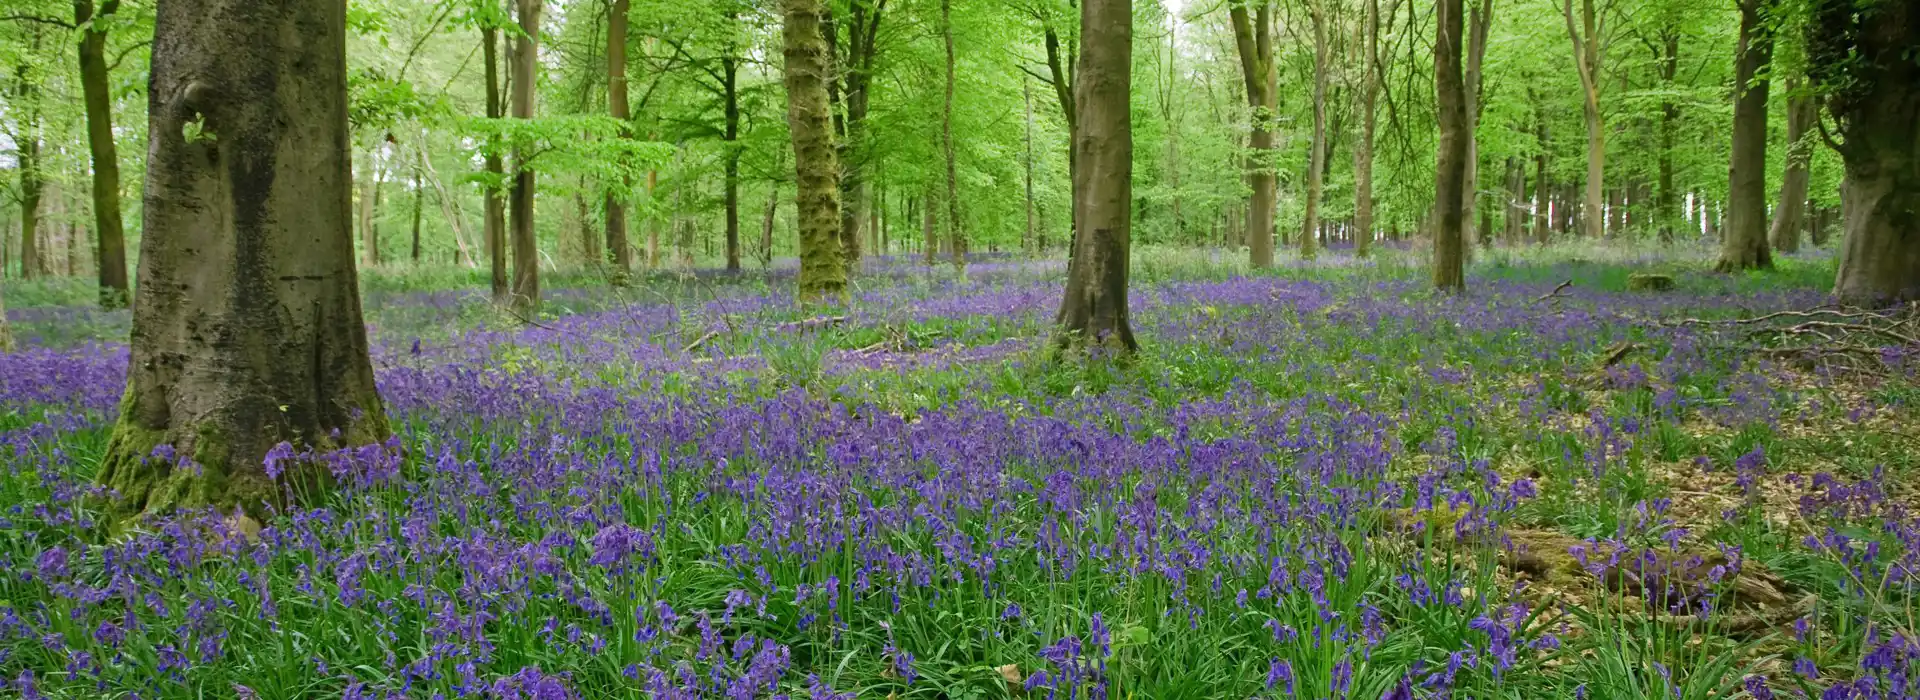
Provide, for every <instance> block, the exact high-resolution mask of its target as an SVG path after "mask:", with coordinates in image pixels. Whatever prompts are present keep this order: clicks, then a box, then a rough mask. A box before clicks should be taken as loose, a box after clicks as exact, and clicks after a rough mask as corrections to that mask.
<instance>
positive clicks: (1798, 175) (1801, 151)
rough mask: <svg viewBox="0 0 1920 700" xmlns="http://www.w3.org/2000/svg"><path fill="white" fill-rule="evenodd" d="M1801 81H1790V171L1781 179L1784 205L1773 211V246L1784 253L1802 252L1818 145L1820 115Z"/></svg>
mask: <svg viewBox="0 0 1920 700" xmlns="http://www.w3.org/2000/svg"><path fill="white" fill-rule="evenodd" d="M1797 82H1798V81H1793V80H1789V81H1788V82H1787V92H1788V94H1789V97H1788V99H1787V157H1786V161H1787V171H1786V173H1785V174H1784V175H1782V176H1781V178H1780V203H1779V204H1778V205H1776V206H1775V208H1774V211H1773V231H1772V233H1771V234H1770V235H1769V236H1768V237H1769V238H1771V239H1773V247H1774V248H1776V249H1778V250H1779V251H1780V252H1782V253H1794V252H1798V251H1799V250H1800V229H1801V228H1802V227H1803V225H1804V223H1805V219H1806V213H1807V184H1808V182H1807V181H1808V179H1809V173H1808V172H1807V163H1808V160H1809V159H1811V158H1812V157H1813V149H1814V147H1815V144H1814V142H1813V139H1812V138H1809V137H1811V136H1812V134H1811V133H1809V132H1810V130H1811V129H1812V126H1813V120H1815V119H1817V118H1819V116H1820V111H1819V109H1820V106H1819V105H1818V104H1815V103H1814V101H1813V97H1812V96H1809V95H1805V94H1802V93H1803V90H1802V88H1801V86H1800V85H1798V84H1796V83H1797Z"/></svg>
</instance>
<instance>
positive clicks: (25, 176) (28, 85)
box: [12, 26, 46, 280]
mask: <svg viewBox="0 0 1920 700" xmlns="http://www.w3.org/2000/svg"><path fill="white" fill-rule="evenodd" d="M31 36H32V43H31V48H33V49H38V48H39V47H40V31H39V27H37V26H36V27H34V29H33V31H32V34H31ZM13 75H14V90H13V95H14V99H15V100H17V102H16V105H17V106H16V107H14V109H17V110H19V112H18V116H17V117H16V118H15V127H16V128H15V130H14V133H13V134H12V136H13V141H14V146H15V149H16V150H15V153H16V154H17V156H16V157H17V158H18V159H19V164H18V167H19V178H20V184H19V188H20V278H21V279H29V280H30V279H33V278H35V277H38V276H40V275H43V274H46V267H45V265H44V264H42V262H41V259H40V199H41V197H42V195H43V193H44V192H45V191H46V177H45V175H44V174H42V173H41V172H40V167H41V162H40V160H41V159H40V126H41V124H40V96H39V92H40V88H39V85H40V80H41V77H40V76H39V75H36V74H35V72H34V70H33V67H32V66H31V65H30V64H29V62H28V61H24V60H23V61H21V62H20V64H19V66H18V67H16V68H15V69H14V74H13Z"/></svg>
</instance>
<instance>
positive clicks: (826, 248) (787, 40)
mask: <svg viewBox="0 0 1920 700" xmlns="http://www.w3.org/2000/svg"><path fill="white" fill-rule="evenodd" d="M780 7H781V11H782V12H783V14H784V15H785V26H783V27H782V29H781V37H782V40H783V49H784V52H785V56H786V78H785V81H786V88H787V126H788V129H789V130H790V131H791V132H792V134H793V165H794V183H795V190H796V192H795V195H794V209H795V211H796V212H797V214H798V217H799V218H798V224H799V226H798V227H799V233H800V298H801V300H803V301H808V302H815V301H821V300H823V299H828V298H839V297H841V296H843V295H844V294H845V293H846V286H847V268H846V264H845V263H844V262H843V261H842V260H841V257H840V183H839V180H840V168H839V165H838V164H837V163H835V162H834V161H835V157H834V156H835V154H834V147H833V126H832V124H831V119H832V116H831V115H830V114H829V113H828V111H829V110H828V103H827V81H828V80H829V79H830V78H831V74H830V73H829V67H828V65H827V44H826V39H825V37H824V36H823V35H822V34H821V33H820V19H821V16H822V15H823V14H825V12H826V8H825V7H824V6H823V5H822V3H821V1H820V0H781V2H780Z"/></svg>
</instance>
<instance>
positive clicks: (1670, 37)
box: [1658, 29, 1680, 243]
mask: <svg viewBox="0 0 1920 700" xmlns="http://www.w3.org/2000/svg"><path fill="white" fill-rule="evenodd" d="M1659 58H1660V82H1661V84H1663V85H1665V86H1666V88H1667V91H1668V92H1669V93H1672V92H1673V91H1674V90H1676V86H1675V83H1674V77H1675V76H1676V75H1677V74H1678V72H1679V70H1680V32H1679V31H1677V30H1673V29H1667V30H1665V37H1664V40H1663V42H1662V44H1661V54H1660V56H1659ZM1679 129H1680V105H1679V104H1678V103H1675V102H1674V101H1673V99H1672V98H1669V97H1663V98H1661V99H1660V204H1659V207H1658V208H1659V214H1658V216H1659V217H1660V242H1662V243H1672V242H1673V225H1674V222H1675V221H1676V220H1677V219H1678V211H1677V209H1678V207H1679V204H1680V200H1679V193H1677V192H1675V191H1674V189H1673V140H1674V136H1675V134H1676V133H1677V132H1678V131H1679Z"/></svg>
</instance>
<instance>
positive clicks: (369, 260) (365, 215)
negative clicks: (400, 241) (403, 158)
mask: <svg viewBox="0 0 1920 700" xmlns="http://www.w3.org/2000/svg"><path fill="white" fill-rule="evenodd" d="M362 176H363V177H362V179H361V180H360V254H361V260H360V264H361V266H362V267H367V268H372V267H373V265H374V261H375V259H376V257H377V255H378V254H377V253H375V252H374V250H375V248H376V247H377V246H378V245H379V243H378V242H377V241H378V240H379V237H378V236H376V235H374V232H373V181H374V179H375V178H378V177H379V176H380V166H379V165H378V164H377V163H376V161H375V160H374V154H373V152H371V151H369V152H368V153H367V167H366V170H365V172H364V173H362Z"/></svg>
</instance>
